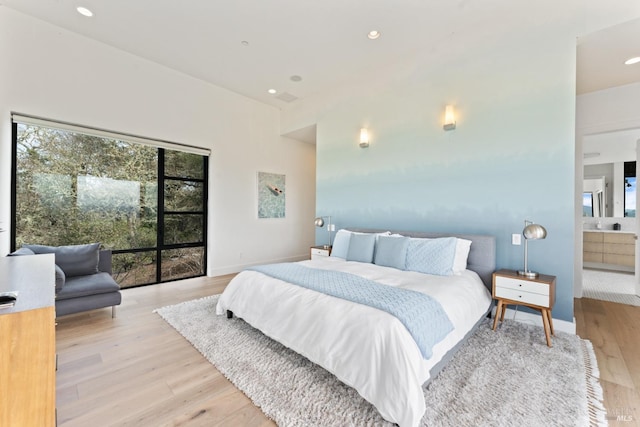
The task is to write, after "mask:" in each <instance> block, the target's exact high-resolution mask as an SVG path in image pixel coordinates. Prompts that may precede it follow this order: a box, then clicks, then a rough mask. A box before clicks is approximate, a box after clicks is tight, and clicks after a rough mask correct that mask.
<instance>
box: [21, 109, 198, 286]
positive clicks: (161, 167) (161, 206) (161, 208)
mask: <svg viewBox="0 0 640 427" xmlns="http://www.w3.org/2000/svg"><path fill="white" fill-rule="evenodd" d="M11 125H12V127H11V139H12V153H11V216H12V222H11V227H10V236H11V242H10V248H11V251H12V252H13V251H15V250H16V238H17V221H16V215H17V201H18V198H17V187H16V186H17V178H18V177H17V172H18V165H17V163H18V162H17V159H18V158H17V155H18V122H15V121H12V123H11ZM122 139H123V140H125V141H126V140H127V138H126V136H125V135H123V137H122ZM155 148H156V149H157V150H158V174H157V177H158V178H157V184H158V195H157V197H158V200H157V202H158V205H157V206H158V208H157V209H158V216H157V226H156V233H157V235H156V246H155V247H142V248H131V249H113V250H112V251H111V252H112V254H114V255H117V254H125V253H131V254H134V253H141V252H152V251H155V254H156V281H155V282H148V283H138V284H135V285H132V286H127V287H126V289H130V288H136V287H140V286H149V285H155V284H159V283H167V282H172V281H176V280H184V279H188V278H194V277H203V276H206V275H207V264H208V263H207V251H208V245H207V234H208V233H207V230H208V195H209V194H208V193H209V191H208V179H209V156H206V155H201V154H196V155H198V156H200V157H202V162H203V165H202V168H203V177H202V178H191V177H189V178H186V177H175V176H166V175H165V173H164V171H165V152H166V149H165V148H162V147H155ZM172 151H181V150H179V149H176V150H172ZM167 180H180V181H191V182H198V183H202V187H203V188H202V210H201V211H167V210H165V202H164V188H165V187H164V185H165V181H167ZM174 214H180V215H185V214H186V215H201V216H202V239H201V240H200V241H197V242H188V243H173V244H166V243H165V241H164V234H165V233H164V230H165V223H164V219H165V216H167V215H169V216H170V215H174ZM199 247H202V248H203V259H202V262H203V268H202V273H201V274H197V275H194V276H189V277H181V278H175V279H174V278H172V279H167V280H163V279H162V253H163V251H166V250H171V249H182V248H199Z"/></svg>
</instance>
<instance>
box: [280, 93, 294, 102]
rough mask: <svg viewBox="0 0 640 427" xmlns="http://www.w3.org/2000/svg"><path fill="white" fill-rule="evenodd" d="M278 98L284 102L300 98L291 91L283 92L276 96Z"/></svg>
mask: <svg viewBox="0 0 640 427" xmlns="http://www.w3.org/2000/svg"><path fill="white" fill-rule="evenodd" d="M276 98H278V99H279V100H281V101H284V102H293V101H295V100H296V99H298V97H297V96H295V95H291V94H290V93H289V92H282V93H281V94H280V95H278V96H276Z"/></svg>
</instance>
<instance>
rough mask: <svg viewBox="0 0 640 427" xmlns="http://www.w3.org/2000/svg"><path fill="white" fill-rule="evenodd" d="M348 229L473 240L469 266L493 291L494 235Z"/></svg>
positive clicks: (350, 228)
mask: <svg viewBox="0 0 640 427" xmlns="http://www.w3.org/2000/svg"><path fill="white" fill-rule="evenodd" d="M347 230H350V231H358V232H361V233H383V232H386V231H390V232H391V233H398V234H402V235H403V236H409V237H431V238H434V237H459V238H461V239H467V240H471V242H472V243H471V250H470V251H469V258H468V259H467V268H468V269H469V270H472V271H475V272H476V273H478V275H479V276H480V278H481V279H482V281H483V282H484V284H485V286H486V287H487V288H488V289H489V291H491V276H492V274H493V272H494V271H495V269H496V238H495V237H494V236H487V235H480V234H458V233H429V232H422V231H396V230H374V229H370V228H353V227H349V228H347Z"/></svg>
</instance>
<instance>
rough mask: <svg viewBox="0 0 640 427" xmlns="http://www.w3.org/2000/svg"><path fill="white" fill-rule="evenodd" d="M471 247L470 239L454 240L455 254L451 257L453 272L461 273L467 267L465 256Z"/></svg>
mask: <svg viewBox="0 0 640 427" xmlns="http://www.w3.org/2000/svg"><path fill="white" fill-rule="evenodd" d="M470 249H471V240H467V239H460V238H458V240H457V242H456V254H455V255H454V258H453V274H456V275H458V276H459V275H461V274H462V272H463V271H465V270H466V269H467V258H469V250H470Z"/></svg>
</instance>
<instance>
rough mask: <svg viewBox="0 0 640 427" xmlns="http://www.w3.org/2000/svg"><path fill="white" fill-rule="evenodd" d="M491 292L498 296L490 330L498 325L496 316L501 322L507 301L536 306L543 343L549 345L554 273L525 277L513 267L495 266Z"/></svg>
mask: <svg viewBox="0 0 640 427" xmlns="http://www.w3.org/2000/svg"><path fill="white" fill-rule="evenodd" d="M491 295H492V296H493V298H494V299H496V300H498V306H497V308H496V317H495V319H493V330H494V331H495V330H496V326H497V325H498V317H500V321H501V322H502V321H503V320H504V312H505V310H506V308H507V305H524V306H527V307H531V308H534V309H536V310H540V313H541V314H542V324H543V326H544V334H545V336H546V338H547V345H548V346H549V347H551V335H553V320H552V318H551V309H553V304H554V302H555V299H556V277H555V276H548V275H545V274H540V275H539V276H538V277H534V278H529V277H524V276H520V275H519V274H518V272H517V271H514V270H498V271H496V272H495V273H493V286H492V292H491Z"/></svg>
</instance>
